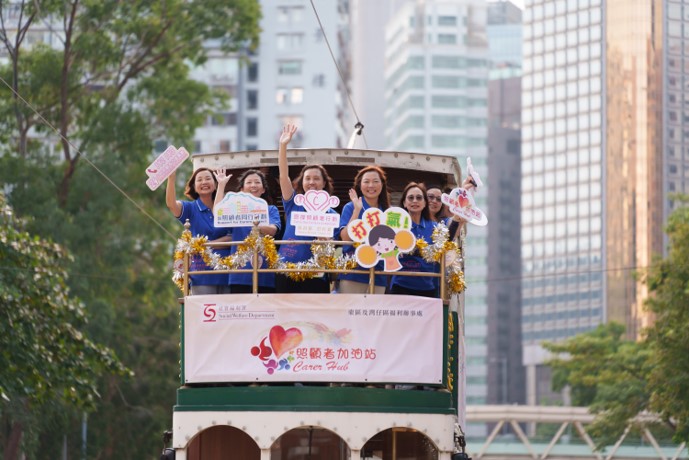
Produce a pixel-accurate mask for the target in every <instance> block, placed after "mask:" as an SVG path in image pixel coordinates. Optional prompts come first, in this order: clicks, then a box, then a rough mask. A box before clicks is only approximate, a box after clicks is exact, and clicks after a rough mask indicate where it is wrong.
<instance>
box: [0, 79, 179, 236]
mask: <svg viewBox="0 0 689 460" xmlns="http://www.w3.org/2000/svg"><path fill="white" fill-rule="evenodd" d="M0 81H2V83H3V84H4V85H5V86H6V87H7V88H9V90H10V91H11V92H12V93H13V94H14V95H15V96H17V98H18V99H19V100H21V101H22V102H23V103H24V104H25V105H26V106H27V107H28V108H29V109H31V111H33V113H35V114H36V116H38V118H39V119H40V120H41V121H43V123H45V125H46V126H48V127H49V128H50V129H52V130H53V131H54V132H55V134H57V135H58V136H59V137H60V138H61V139H62V140H64V141H65V142H67V144H69V146H70V147H72V149H74V151H75V152H76V153H77V154H79V156H80V157H81V158H83V159H84V161H85V162H86V163H87V164H88V165H89V166H91V167H92V168H93V169H95V170H96V172H98V174H100V175H101V176H103V178H104V179H105V180H106V181H108V182H109V183H110V185H112V186H113V187H115V189H116V190H117V191H118V192H120V193H121V194H122V195H123V196H124V197H125V198H126V199H127V200H129V201H130V202H131V203H132V204H133V205H134V206H135V207H136V208H137V209H138V210H139V211H141V213H143V214H144V215H145V216H146V217H148V218H149V219H150V220H151V221H153V222H154V223H155V224H156V225H157V226H158V227H160V228H161V229H162V230H163V232H165V233H166V234H167V235H168V236H170V237H171V238H173V239H175V240H176V239H177V237H176V236H174V235H173V234H172V233H170V231H168V229H166V228H165V227H164V226H163V225H162V224H161V223H160V222H158V221H157V220H156V219H155V218H154V217H153V216H152V215H150V214H149V213H148V212H147V211H146V210H145V209H144V208H142V207H141V206H140V205H139V203H137V202H136V201H134V199H133V198H132V197H130V196H129V194H127V192H125V191H124V190H122V189H121V188H120V187H119V186H118V185H117V184H116V183H115V182H114V181H113V180H112V179H110V177H108V175H107V174H105V173H104V172H103V171H101V170H100V169H99V168H98V166H96V165H95V164H93V162H91V160H89V159H88V158H87V157H86V155H84V153H83V152H82V151H81V150H79V149H78V148H77V147H76V146H75V145H74V144H72V141H70V140H69V139H67V138H66V137H65V136H63V135H62V133H60V131H58V129H57V128H55V126H53V125H52V124H51V123H50V122H49V121H48V120H46V119H45V118H44V117H43V115H41V114H40V113H39V112H38V110H36V108H35V107H34V106H33V105H31V103H30V102H29V101H27V100H26V99H24V98H23V97H22V95H21V94H19V93H18V92H17V91H15V90H14V88H12V86H11V85H10V84H9V83H7V81H5V79H4V78H2V76H0Z"/></svg>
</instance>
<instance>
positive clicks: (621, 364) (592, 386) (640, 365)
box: [544, 196, 689, 446]
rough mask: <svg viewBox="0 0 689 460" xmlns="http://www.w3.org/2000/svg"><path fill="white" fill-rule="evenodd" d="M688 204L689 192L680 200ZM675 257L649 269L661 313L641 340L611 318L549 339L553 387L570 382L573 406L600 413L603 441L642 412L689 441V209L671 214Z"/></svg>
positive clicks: (651, 301)
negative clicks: (562, 337) (563, 337)
mask: <svg viewBox="0 0 689 460" xmlns="http://www.w3.org/2000/svg"><path fill="white" fill-rule="evenodd" d="M675 199H676V200H678V202H679V203H688V202H689V197H680V196H678V197H675ZM666 232H667V234H668V237H669V242H670V245H669V251H668V256H667V257H666V258H664V259H657V260H656V261H654V263H653V264H652V266H651V267H649V269H648V270H647V272H646V273H644V274H643V277H644V280H645V282H646V283H647V285H648V287H649V292H650V296H649V298H648V299H647V301H646V306H647V308H648V310H649V311H650V312H651V313H652V314H653V316H654V322H653V324H652V326H650V327H649V328H648V329H646V330H645V331H644V337H642V339H641V340H639V341H629V340H625V339H624V332H625V331H624V326H622V325H620V324H615V323H610V324H606V325H601V326H599V327H598V328H597V329H595V330H593V331H591V332H588V333H584V334H580V335H578V336H576V337H572V338H570V339H568V340H566V341H564V342H561V343H546V344H544V346H545V348H546V349H547V350H549V351H550V352H552V353H554V355H555V358H553V359H551V360H550V361H549V362H548V364H549V365H550V366H551V367H552V369H553V388H554V389H555V390H562V389H563V388H564V387H565V386H569V387H570V389H571V394H572V403H573V404H574V405H577V406H589V407H590V409H591V411H592V412H594V413H596V414H597V417H596V420H595V422H594V423H593V424H592V427H591V432H592V434H594V436H597V438H598V444H599V446H604V445H606V444H610V443H613V442H615V441H616V440H617V439H618V438H619V436H620V435H622V433H623V432H624V430H625V429H626V428H627V427H628V426H630V425H632V426H634V425H635V420H634V419H635V417H636V416H637V415H638V414H641V413H643V412H649V413H652V414H657V415H658V416H659V417H660V420H661V421H662V427H663V428H664V429H665V430H666V431H667V432H669V433H670V434H671V435H672V437H673V440H674V441H675V442H678V443H681V442H689V308H687V307H688V306H689V207H686V206H684V207H679V208H677V209H676V210H675V211H674V212H673V213H672V214H671V215H670V217H669V218H668V223H667V226H666Z"/></svg>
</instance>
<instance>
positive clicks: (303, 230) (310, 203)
mask: <svg viewBox="0 0 689 460" xmlns="http://www.w3.org/2000/svg"><path fill="white" fill-rule="evenodd" d="M294 202H295V203H296V204H297V205H299V206H303V207H304V209H305V210H306V211H305V212H303V211H293V212H292V213H291V221H290V223H291V224H292V225H293V226H294V227H295V232H294V233H295V235H297V236H314V237H317V238H318V237H324V238H332V236H333V232H334V230H335V229H336V228H337V227H338V226H339V225H340V215H339V214H337V213H334V212H333V213H330V212H328V210H329V209H330V208H335V207H337V205H338V204H340V199H339V198H338V197H336V196H330V194H329V193H328V192H326V191H325V190H307V191H306V192H305V193H304V194H303V195H302V194H298V195H297V196H295V197H294Z"/></svg>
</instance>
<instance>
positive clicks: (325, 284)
mask: <svg viewBox="0 0 689 460" xmlns="http://www.w3.org/2000/svg"><path fill="white" fill-rule="evenodd" d="M296 132H297V127H296V126H295V125H290V124H288V125H286V126H285V127H284V128H283V129H282V134H281V135H280V141H279V149H278V169H279V171H280V191H281V193H282V204H283V206H284V209H285V233H284V235H283V236H282V239H283V240H301V241H313V240H314V238H313V237H309V236H297V235H296V229H295V227H294V225H292V223H291V214H292V212H295V211H301V212H303V211H305V209H304V207H303V206H301V205H298V204H296V203H295V202H294V197H295V196H296V195H297V194H299V193H302V194H303V193H305V192H307V191H309V190H325V191H326V192H328V193H329V194H331V195H332V193H333V190H334V188H333V181H332V179H331V178H330V176H329V175H328V172H327V171H326V169H325V168H324V167H323V166H322V165H318V164H310V165H306V166H304V167H303V168H302V170H301V172H300V173H299V176H298V177H297V178H296V179H294V181H292V179H290V177H289V166H288V164H287V145H288V144H289V143H290V141H291V140H292V136H293V135H294V133H296ZM328 212H333V213H334V212H335V211H334V210H333V209H329V210H328ZM279 254H280V256H281V257H282V258H283V260H285V261H286V262H303V261H306V260H308V259H310V258H311V247H310V245H308V244H282V245H281V246H280V250H279ZM275 290H276V292H281V293H295V292H297V293H298V292H308V293H325V294H327V293H329V292H330V281H329V277H328V276H325V275H321V276H316V277H314V278H310V279H306V280H304V281H294V280H291V279H290V278H288V277H287V276H286V275H282V274H277V275H276V276H275Z"/></svg>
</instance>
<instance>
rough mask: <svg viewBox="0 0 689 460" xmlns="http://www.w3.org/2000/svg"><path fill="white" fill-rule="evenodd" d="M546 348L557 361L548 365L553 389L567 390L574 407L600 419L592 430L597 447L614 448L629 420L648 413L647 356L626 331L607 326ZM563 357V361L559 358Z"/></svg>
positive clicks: (645, 350) (618, 326) (648, 367)
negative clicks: (551, 373) (625, 337)
mask: <svg viewBox="0 0 689 460" xmlns="http://www.w3.org/2000/svg"><path fill="white" fill-rule="evenodd" d="M544 346H545V348H546V349H547V350H549V351H551V352H552V353H554V354H556V355H559V356H561V357H558V358H555V359H552V360H550V361H549V362H548V364H549V365H550V366H551V367H552V369H553V387H554V389H555V390H562V389H563V388H564V387H565V386H567V385H569V387H570V391H571V396H572V404H573V405H575V406H589V407H590V408H591V410H592V411H593V412H595V413H598V414H601V416H599V417H597V418H596V420H595V422H594V423H593V424H592V426H591V433H592V434H593V436H594V438H595V439H596V441H597V442H598V443H599V445H601V446H604V445H609V444H610V443H614V442H615V441H616V440H617V438H619V436H621V435H622V433H623V432H624V430H625V429H626V427H627V425H628V424H629V420H631V419H633V418H634V417H636V415H637V414H639V413H640V412H641V411H643V410H644V409H645V408H646V405H647V402H648V397H649V395H648V388H647V381H646V378H647V373H648V371H649V369H650V353H649V351H648V350H647V348H646V347H645V346H644V344H643V343H639V342H632V341H628V340H626V339H624V326H622V325H621V324H617V323H609V324H606V325H601V326H598V328H597V329H595V330H593V331H591V332H588V333H584V334H580V335H578V336H575V337H572V338H570V339H568V340H566V341H564V342H562V343H547V344H544ZM562 355H564V356H562Z"/></svg>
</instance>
